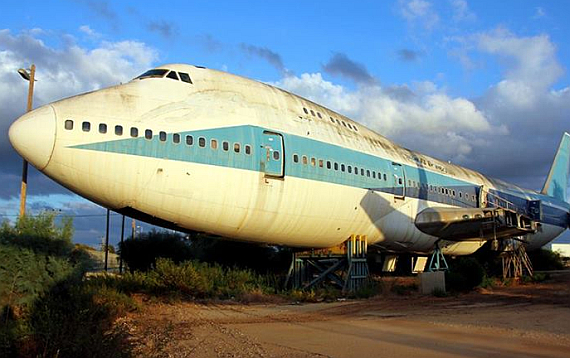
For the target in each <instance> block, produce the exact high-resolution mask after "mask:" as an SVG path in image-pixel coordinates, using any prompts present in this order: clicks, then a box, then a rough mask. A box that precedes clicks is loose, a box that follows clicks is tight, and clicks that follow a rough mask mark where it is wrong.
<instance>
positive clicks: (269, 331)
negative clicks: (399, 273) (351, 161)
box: [123, 275, 570, 357]
mask: <svg viewBox="0 0 570 358" xmlns="http://www.w3.org/2000/svg"><path fill="white" fill-rule="evenodd" d="M123 323H124V324H126V325H127V326H128V327H129V328H130V330H131V335H132V339H133V343H134V345H135V346H136V349H135V353H136V354H138V355H139V356H144V357H149V356H154V357H414V356H415V357H489V356H493V357H570V275H562V276H559V277H557V278H555V279H554V280H551V281H549V282H546V283H542V284H535V285H527V286H516V287H503V288H499V289H494V290H492V291H485V290H483V291H480V292H474V293H470V294H466V295H460V296H458V297H445V298H435V297H431V296H419V295H411V296H405V297H403V296H397V295H394V294H388V295H383V296H379V297H376V298H373V299H369V300H355V301H344V302H334V303H316V304H301V305H292V304H288V303H281V304H255V305H238V304H207V305H203V304H195V303H177V304H151V305H146V306H145V308H144V309H143V310H142V312H139V313H134V314H132V315H130V316H129V317H127V318H126V319H125V321H124V322H123Z"/></svg>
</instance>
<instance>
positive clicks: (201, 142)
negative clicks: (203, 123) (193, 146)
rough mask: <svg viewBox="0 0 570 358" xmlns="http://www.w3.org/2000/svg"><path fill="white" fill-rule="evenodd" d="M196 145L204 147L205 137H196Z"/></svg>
mask: <svg viewBox="0 0 570 358" xmlns="http://www.w3.org/2000/svg"><path fill="white" fill-rule="evenodd" d="M198 145H199V146H200V147H202V148H204V147H205V146H206V138H204V137H199V138H198Z"/></svg>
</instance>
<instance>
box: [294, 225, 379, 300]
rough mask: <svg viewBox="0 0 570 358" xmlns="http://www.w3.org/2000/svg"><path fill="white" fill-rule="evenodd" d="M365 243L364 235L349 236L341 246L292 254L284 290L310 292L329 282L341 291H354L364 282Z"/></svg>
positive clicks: (366, 276)
mask: <svg viewBox="0 0 570 358" xmlns="http://www.w3.org/2000/svg"><path fill="white" fill-rule="evenodd" d="M367 247H368V243H367V240H366V236H364V235H351V237H350V239H348V240H346V241H345V242H344V243H343V244H341V245H339V246H336V247H333V248H329V249H312V250H309V251H303V252H298V253H295V254H293V260H292V262H291V266H290V268H289V273H288V274H287V280H286V281H285V287H287V286H288V285H289V283H291V285H292V287H293V288H297V289H303V290H305V289H310V288H313V287H315V286H317V285H318V284H320V283H323V282H325V281H329V282H330V283H332V284H333V285H336V286H337V287H339V288H341V289H342V290H343V291H355V290H358V289H359V288H360V287H362V286H363V285H364V284H365V283H366V282H367V281H368V274H369V271H368V263H367V261H366V254H367Z"/></svg>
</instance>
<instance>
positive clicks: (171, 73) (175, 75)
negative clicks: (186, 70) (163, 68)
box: [166, 71, 178, 81]
mask: <svg viewBox="0 0 570 358" xmlns="http://www.w3.org/2000/svg"><path fill="white" fill-rule="evenodd" d="M166 77H168V78H172V79H173V80H176V81H178V75H177V74H176V72H175V71H170V73H168V74H167V75H166Z"/></svg>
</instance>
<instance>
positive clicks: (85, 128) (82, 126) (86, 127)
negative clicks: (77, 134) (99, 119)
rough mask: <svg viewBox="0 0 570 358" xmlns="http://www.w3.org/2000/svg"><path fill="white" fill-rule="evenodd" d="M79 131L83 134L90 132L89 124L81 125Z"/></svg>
mask: <svg viewBox="0 0 570 358" xmlns="http://www.w3.org/2000/svg"><path fill="white" fill-rule="evenodd" d="M81 129H83V131H84V132H89V131H90V130H91V123H89V122H83V123H82V124H81Z"/></svg>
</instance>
